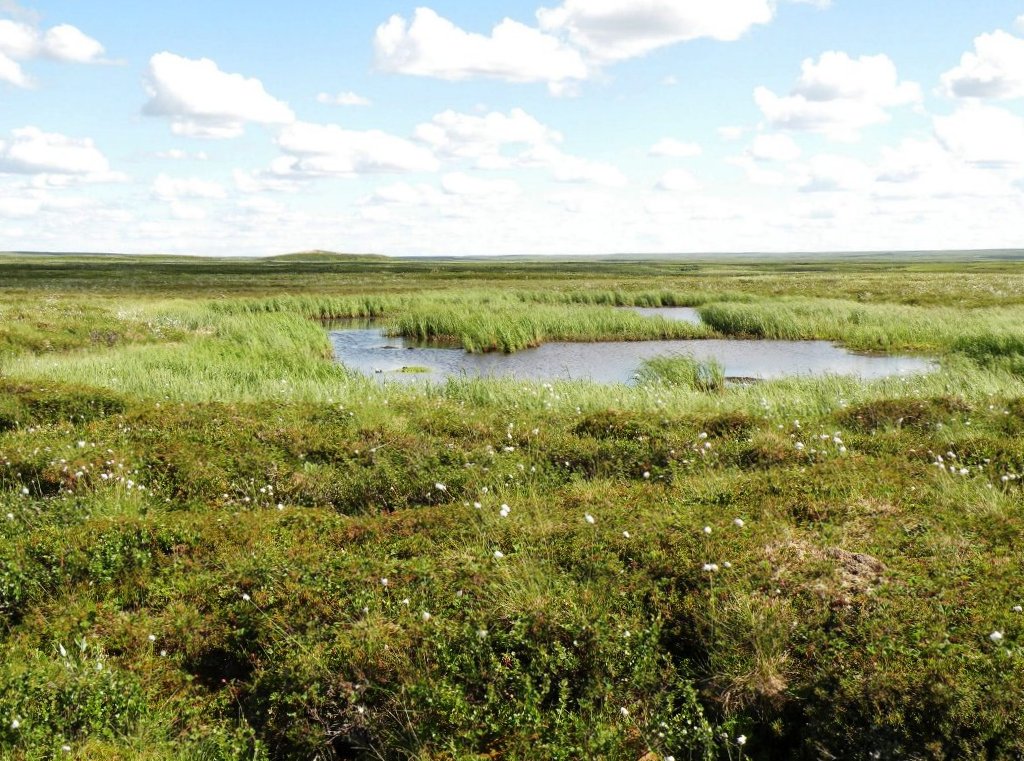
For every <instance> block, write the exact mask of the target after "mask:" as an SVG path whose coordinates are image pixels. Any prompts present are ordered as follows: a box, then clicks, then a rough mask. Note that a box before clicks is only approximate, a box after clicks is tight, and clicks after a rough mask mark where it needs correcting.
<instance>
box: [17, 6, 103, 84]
mask: <svg viewBox="0 0 1024 761" xmlns="http://www.w3.org/2000/svg"><path fill="white" fill-rule="evenodd" d="M103 53H104V49H103V45H101V44H100V43H99V42H97V41H96V40H94V39H93V38H92V37H89V36H88V35H86V34H85V33H84V32H82V31H81V30H80V29H78V28H77V27H74V26H71V25H70V24H60V25H58V26H54V27H51V28H50V29H48V30H46V31H45V32H43V31H41V30H39V29H38V28H37V27H36V26H35V25H33V24H29V23H25V22H21V21H13V20H11V19H0V82H7V83H8V84H12V85H14V86H15V87H30V86H31V84H32V81H31V79H30V78H29V77H28V75H27V74H25V72H24V71H23V69H22V68H21V65H20V64H19V63H18V62H19V61H31V60H34V59H38V58H49V59H51V60H55V61H65V62H68V63H97V62H100V61H101V60H102V57H103Z"/></svg>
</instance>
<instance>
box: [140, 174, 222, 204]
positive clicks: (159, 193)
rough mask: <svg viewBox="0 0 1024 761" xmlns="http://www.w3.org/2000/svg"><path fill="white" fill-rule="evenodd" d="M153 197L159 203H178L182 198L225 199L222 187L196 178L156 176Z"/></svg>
mask: <svg viewBox="0 0 1024 761" xmlns="http://www.w3.org/2000/svg"><path fill="white" fill-rule="evenodd" d="M153 197H154V198H156V199H157V200H160V201H180V200H181V199H183V198H205V199H216V198H227V191H226V190H225V189H224V186H223V185H221V184H220V183H217V182H211V181H209V180H203V179H200V178H198V177H170V176H168V175H166V174H159V175H157V178H156V180H154V181H153Z"/></svg>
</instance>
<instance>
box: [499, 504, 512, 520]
mask: <svg viewBox="0 0 1024 761" xmlns="http://www.w3.org/2000/svg"><path fill="white" fill-rule="evenodd" d="M511 512H512V508H511V507H509V506H508V505H502V506H501V510H499V511H498V514H499V515H500V516H501V517H502V518H507V517H508V514H509V513H511Z"/></svg>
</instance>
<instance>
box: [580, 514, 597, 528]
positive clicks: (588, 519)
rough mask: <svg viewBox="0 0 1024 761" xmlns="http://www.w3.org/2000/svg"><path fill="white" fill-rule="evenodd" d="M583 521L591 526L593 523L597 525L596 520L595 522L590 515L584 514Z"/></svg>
mask: <svg viewBox="0 0 1024 761" xmlns="http://www.w3.org/2000/svg"><path fill="white" fill-rule="evenodd" d="M583 520H585V521H586V522H587V523H589V524H590V525H591V526H593V525H594V524H595V523H597V520H596V519H595V518H594V516H593V515H591V514H590V513H586V514H585V515H584V516H583Z"/></svg>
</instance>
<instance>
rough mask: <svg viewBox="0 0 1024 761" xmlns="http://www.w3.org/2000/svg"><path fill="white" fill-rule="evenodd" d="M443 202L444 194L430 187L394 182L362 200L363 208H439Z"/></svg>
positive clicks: (422, 184) (420, 184) (423, 184)
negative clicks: (377, 206) (379, 206)
mask: <svg viewBox="0 0 1024 761" xmlns="http://www.w3.org/2000/svg"><path fill="white" fill-rule="evenodd" d="M444 202H445V197H444V194H443V193H442V192H441V191H439V190H438V189H437V188H435V187H434V186H432V185H427V184H426V183H418V184H416V185H411V184H409V183H407V182H396V183H394V184H392V185H384V186H381V187H379V188H377V189H376V190H374V191H373V195H371V196H370V197H368V198H364V199H363V200H362V202H361V203H362V204H363V205H364V206H374V205H397V206H431V207H436V206H440V205H442V204H443V203H444Z"/></svg>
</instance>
